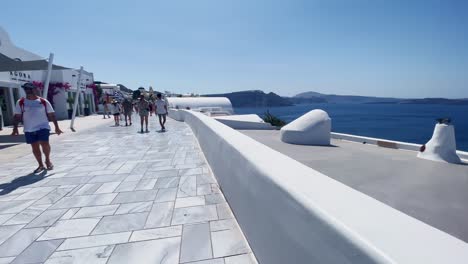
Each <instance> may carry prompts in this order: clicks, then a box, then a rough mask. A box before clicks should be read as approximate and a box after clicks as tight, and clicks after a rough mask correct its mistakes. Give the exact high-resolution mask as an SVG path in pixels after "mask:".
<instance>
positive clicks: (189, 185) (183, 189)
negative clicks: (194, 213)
mask: <svg viewBox="0 0 468 264" xmlns="http://www.w3.org/2000/svg"><path fill="white" fill-rule="evenodd" d="M189 196H197V177H196V176H184V177H181V178H180V182H179V191H178V192H177V197H189Z"/></svg>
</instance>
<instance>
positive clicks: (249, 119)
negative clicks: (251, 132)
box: [214, 114, 275, 129]
mask: <svg viewBox="0 0 468 264" xmlns="http://www.w3.org/2000/svg"><path fill="white" fill-rule="evenodd" d="M214 119H216V120H218V121H219V122H221V123H223V124H225V125H227V126H229V127H231V128H234V129H275V127H274V126H272V125H271V124H270V123H265V121H263V119H262V118H261V117H259V116H258V115H255V114H250V115H229V116H217V117H214Z"/></svg>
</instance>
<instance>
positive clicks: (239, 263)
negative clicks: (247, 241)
mask: <svg viewBox="0 0 468 264" xmlns="http://www.w3.org/2000/svg"><path fill="white" fill-rule="evenodd" d="M224 262H225V263H226V264H258V262H257V260H256V259H255V256H254V255H253V254H242V255H237V256H232V257H227V258H224Z"/></svg>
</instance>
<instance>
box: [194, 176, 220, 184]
mask: <svg viewBox="0 0 468 264" xmlns="http://www.w3.org/2000/svg"><path fill="white" fill-rule="evenodd" d="M210 183H217V181H216V180H215V178H214V177H213V176H212V175H210V174H201V175H197V185H202V184H210Z"/></svg>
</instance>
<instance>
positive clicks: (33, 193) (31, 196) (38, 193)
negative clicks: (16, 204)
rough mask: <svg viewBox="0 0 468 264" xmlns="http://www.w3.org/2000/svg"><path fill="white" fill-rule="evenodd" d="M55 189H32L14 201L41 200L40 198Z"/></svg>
mask: <svg viewBox="0 0 468 264" xmlns="http://www.w3.org/2000/svg"><path fill="white" fill-rule="evenodd" d="M55 188H56V187H37V188H32V189H30V190H29V191H27V192H26V193H23V194H22V195H20V196H18V197H16V198H15V200H35V199H41V198H42V197H44V196H46V195H47V194H49V193H50V192H51V191H53V190H55Z"/></svg>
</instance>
